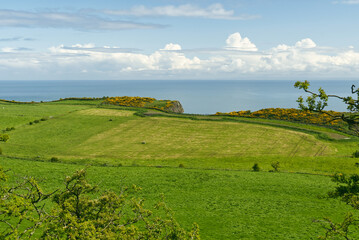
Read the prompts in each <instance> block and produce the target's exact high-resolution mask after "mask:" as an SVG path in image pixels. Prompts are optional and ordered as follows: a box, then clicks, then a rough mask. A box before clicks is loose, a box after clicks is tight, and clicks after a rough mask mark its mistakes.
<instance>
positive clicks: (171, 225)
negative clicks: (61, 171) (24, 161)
mask: <svg viewBox="0 0 359 240" xmlns="http://www.w3.org/2000/svg"><path fill="white" fill-rule="evenodd" d="M0 183H1V184H0V199H1V211H0V227H1V231H0V239H34V236H36V238H37V239H178V240H184V239H193V240H199V239H200V236H199V228H198V225H197V224H195V223H194V224H193V227H192V229H191V230H189V231H188V230H185V229H184V228H182V227H181V226H180V225H179V223H178V222H177V221H176V220H175V219H174V217H173V212H172V211H171V209H169V208H168V207H167V205H166V203H165V202H164V198H163V197H162V200H161V201H160V202H158V203H157V204H156V205H155V207H154V208H153V209H147V208H145V207H144V204H143V202H144V199H138V198H135V197H133V196H136V192H137V191H139V190H140V188H139V187H136V186H135V185H134V186H133V188H131V189H128V188H122V190H121V192H120V193H116V192H113V191H100V190H99V188H98V187H97V186H93V185H91V184H90V183H89V182H88V181H87V178H86V170H84V169H83V170H79V171H77V172H76V173H75V174H73V175H72V176H68V177H66V178H65V182H64V183H65V186H63V187H62V188H60V189H57V190H55V191H54V192H52V193H49V194H47V193H45V192H44V191H43V190H42V188H41V187H40V185H39V183H38V182H37V181H36V180H35V179H34V178H32V177H24V178H23V180H22V181H20V182H19V183H18V184H16V185H15V186H14V187H12V186H10V185H9V184H7V176H6V172H5V171H4V170H3V169H2V168H1V167H0ZM130 194H131V195H133V196H131V195H130ZM49 198H50V199H51V200H52V204H51V205H50V207H51V208H50V209H49V210H50V211H47V210H46V211H45V210H44V209H48V208H49V207H48V206H45V205H46V203H47V202H45V200H47V199H49Z"/></svg>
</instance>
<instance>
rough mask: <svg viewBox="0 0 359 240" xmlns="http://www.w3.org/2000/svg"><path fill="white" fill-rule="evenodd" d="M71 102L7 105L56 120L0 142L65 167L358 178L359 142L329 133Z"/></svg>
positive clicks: (8, 150)
mask: <svg viewBox="0 0 359 240" xmlns="http://www.w3.org/2000/svg"><path fill="white" fill-rule="evenodd" d="M66 101H71V100H66ZM72 101H75V103H76V104H75V105H63V104H60V105H59V104H54V103H51V104H48V103H46V104H34V105H32V104H31V105H21V104H13V105H9V106H8V107H7V108H6V110H7V111H8V113H7V114H5V115H8V116H13V117H14V118H20V117H19V116H18V113H19V112H20V111H21V112H22V113H23V114H22V115H24V116H26V118H27V119H29V118H31V119H34V118H40V116H52V115H53V116H52V118H49V119H48V120H47V121H44V122H41V121H40V123H37V124H33V125H28V124H23V125H19V126H16V130H15V131H11V132H10V133H9V134H10V140H9V141H8V142H7V143H6V144H5V143H0V147H1V148H2V149H3V154H4V155H6V156H12V157H22V158H30V159H34V158H40V159H43V160H49V159H51V158H52V157H57V158H59V160H60V161H62V162H78V163H92V164H107V165H118V164H123V165H127V166H130V165H141V166H172V167H174V166H178V165H179V164H181V163H182V164H184V165H185V166H186V167H189V168H202V169H208V168H210V169H236V170H238V169H250V168H251V166H252V165H253V164H254V163H258V164H259V165H260V166H261V167H262V168H263V169H265V170H269V169H271V167H270V165H271V162H274V161H279V162H280V163H281V166H282V171H286V172H309V173H321V174H331V173H333V172H336V171H342V172H346V173H350V172H357V168H353V167H354V166H355V163H356V162H358V161H357V160H356V159H354V158H350V154H351V153H352V152H354V151H355V150H356V147H357V140H356V139H355V138H352V139H349V140H345V139H344V140H343V139H342V140H335V139H331V138H330V137H328V136H327V137H326V138H324V140H323V138H321V139H319V138H318V136H319V134H322V135H323V134H325V133H326V131H327V130H326V129H324V128H319V127H315V128H314V127H313V126H308V125H303V124H302V125H301V126H300V125H299V124H297V123H296V124H295V125H294V126H293V124H288V125H285V122H284V123H283V122H280V123H279V121H273V122H270V121H263V122H261V121H258V120H255V121H250V122H243V121H244V120H243V119H239V120H237V119H235V120H233V118H231V119H229V120H227V119H218V117H217V116H214V118H213V121H208V119H196V120H195V121H194V120H191V119H189V118H186V115H179V116H181V117H182V118H178V117H173V116H171V117H166V115H162V116H153V117H138V116H135V113H136V110H137V109H136V108H126V107H116V106H111V107H106V108H98V107H96V106H93V105H78V104H77V101H79V100H72ZM87 101H89V100H87ZM87 101H85V102H87ZM142 111H143V110H142ZM151 111H153V110H151ZM50 114H52V115H50ZM207 117H208V118H209V119H211V116H207ZM4 119H5V117H4ZM20 119H21V118H20ZM22 120H23V119H22ZM214 121H215V122H214ZM245 121H247V120H245ZM26 123H27V122H26ZM271 124H272V125H271ZM279 124H281V125H280V126H278V125H279ZM8 125H9V124H8ZM299 127H300V128H299ZM318 129H319V130H318ZM295 130H296V131H295ZM315 130H318V131H317V132H316V131H315ZM307 132H309V133H313V134H308V133H307ZM329 132H330V133H333V132H332V130H330V131H329ZM336 134H337V133H336ZM325 136H326V135H325ZM143 143H145V144H143Z"/></svg>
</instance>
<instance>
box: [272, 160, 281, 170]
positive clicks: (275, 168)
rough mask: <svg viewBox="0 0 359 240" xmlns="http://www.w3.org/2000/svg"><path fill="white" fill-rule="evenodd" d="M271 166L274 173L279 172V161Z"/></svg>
mask: <svg viewBox="0 0 359 240" xmlns="http://www.w3.org/2000/svg"><path fill="white" fill-rule="evenodd" d="M271 166H272V168H273V171H274V172H279V168H280V162H278V161H275V162H272V163H271Z"/></svg>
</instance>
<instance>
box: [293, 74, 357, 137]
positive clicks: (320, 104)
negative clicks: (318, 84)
mask: <svg viewBox="0 0 359 240" xmlns="http://www.w3.org/2000/svg"><path fill="white" fill-rule="evenodd" d="M309 86H310V84H309V82H308V81H304V82H300V81H298V82H296V83H295V84H294V87H295V88H299V89H303V90H304V91H305V92H306V93H309V94H310V96H308V97H307V99H306V100H305V103H304V100H303V97H302V96H300V97H299V98H298V100H297V102H298V103H299V108H300V109H302V110H309V111H317V112H322V110H323V109H324V108H325V107H326V106H328V99H329V98H337V99H340V100H341V101H343V102H344V103H345V104H346V105H347V109H348V111H349V113H343V114H342V115H341V116H332V119H333V120H336V119H341V120H343V121H344V122H346V123H348V125H349V128H350V129H351V130H352V131H354V132H355V133H356V134H357V135H359V114H358V112H359V88H358V89H354V88H355V86H354V85H352V87H351V93H352V94H356V95H357V99H354V98H353V97H351V96H348V97H342V96H338V95H328V94H326V92H325V91H324V90H323V89H322V88H319V89H318V92H312V91H310V90H309ZM325 114H328V115H330V113H328V112H325Z"/></svg>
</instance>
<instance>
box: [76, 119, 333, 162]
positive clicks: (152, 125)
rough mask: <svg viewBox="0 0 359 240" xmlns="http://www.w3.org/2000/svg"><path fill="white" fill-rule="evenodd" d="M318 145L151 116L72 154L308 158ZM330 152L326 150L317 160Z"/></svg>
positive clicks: (284, 135)
mask: <svg viewBox="0 0 359 240" xmlns="http://www.w3.org/2000/svg"><path fill="white" fill-rule="evenodd" d="M142 142H145V143H146V144H141V143H142ZM323 146H327V143H324V142H321V141H319V140H318V139H316V138H315V137H313V136H311V135H308V134H304V133H300V132H294V131H289V130H285V129H280V128H275V127H267V126H255V127H254V126H253V125H252V124H244V123H231V122H216V123H213V122H208V121H191V120H183V119H175V118H163V117H161V118H155V117H153V118H145V119H133V120H131V121H127V122H126V123H123V124H119V125H117V126H115V127H113V128H112V129H110V130H108V131H107V132H102V133H101V134H98V135H96V136H93V137H91V138H89V139H88V140H86V141H85V142H83V143H82V144H81V145H78V146H77V147H76V149H75V151H73V152H74V154H75V153H76V152H77V154H78V155H81V153H82V152H84V153H92V154H98V155H100V156H108V157H116V158H119V159H123V158H130V159H143V158H146V157H148V158H149V159H173V158H176V157H188V158H191V157H199V156H200V157H213V156H217V157H223V156H258V155H261V156H266V155H278V156H314V155H315V154H317V153H318V151H319V150H320V149H322V148H323ZM95 148H96V149H95ZM332 152H333V149H332V148H331V147H330V146H329V145H328V147H327V148H326V150H325V151H322V155H324V154H330V153H332Z"/></svg>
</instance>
